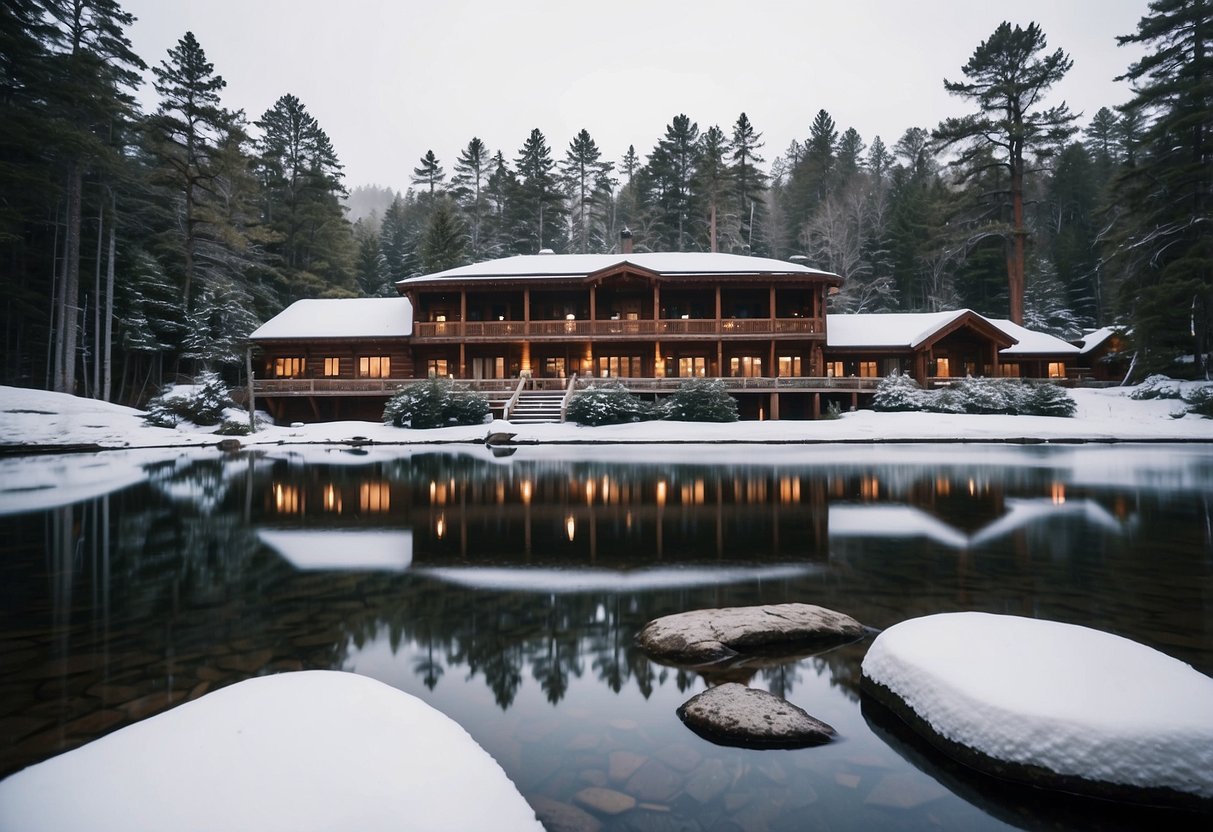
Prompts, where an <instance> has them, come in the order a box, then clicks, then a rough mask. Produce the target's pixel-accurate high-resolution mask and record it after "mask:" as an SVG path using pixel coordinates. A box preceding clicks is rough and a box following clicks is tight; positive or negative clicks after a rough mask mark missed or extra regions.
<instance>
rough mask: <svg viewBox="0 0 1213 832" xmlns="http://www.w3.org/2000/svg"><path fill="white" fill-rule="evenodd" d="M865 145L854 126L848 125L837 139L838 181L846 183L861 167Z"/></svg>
mask: <svg viewBox="0 0 1213 832" xmlns="http://www.w3.org/2000/svg"><path fill="white" fill-rule="evenodd" d="M865 150H867V145H865V144H864V143H863V139H862V138H861V137H860V135H859V131H857V130H856V129H855V128H854V127H848V128H847V129H846V132H845V133H843V134H842V138H840V139H839V140H838V166H837V169H838V181H839V183H840V184H846V183H847V182H849V181H850V180H851V179H852V177H854V176H855V175H856V174H857V173H859V172H860V171H861V170H862V169H863V163H864V160H863V152H864V151H865Z"/></svg>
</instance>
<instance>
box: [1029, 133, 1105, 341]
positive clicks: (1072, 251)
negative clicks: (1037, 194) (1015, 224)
mask: <svg viewBox="0 0 1213 832" xmlns="http://www.w3.org/2000/svg"><path fill="white" fill-rule="evenodd" d="M1100 186H1101V182H1100V180H1099V178H1098V175H1097V172H1096V166H1095V163H1094V162H1093V160H1092V158H1091V154H1090V153H1088V152H1087V149H1086V147H1084V146H1083V145H1081V144H1079V143H1077V142H1075V143H1073V144H1070V145H1068V146H1067V147H1066V148H1065V149H1064V150H1063V151H1061V153H1060V154H1058V156H1057V163H1056V164H1055V166H1054V170H1053V176H1052V178H1051V179H1050V181H1049V184H1048V192H1047V196H1046V198H1045V199H1044V200H1042V201H1041V207H1042V208H1043V210H1044V211H1045V212H1046V215H1045V216H1044V217H1043V222H1041V223H1040V225H1041V226H1042V231H1043V233H1042V236H1043V237H1044V239H1045V243H1046V245H1047V247H1048V249H1049V251H1050V252H1051V255H1052V256H1051V258H1050V261H1051V262H1050V263H1049V264H1048V265H1049V267H1050V269H1051V274H1050V275H1049V279H1050V280H1053V281H1056V283H1057V284H1058V286H1060V287H1061V289H1062V298H1063V303H1062V306H1064V308H1066V309H1069V310H1071V311H1072V313H1073V315H1074V316H1075V319H1076V320H1077V321H1078V322H1079V323H1081V324H1083V325H1087V326H1090V325H1092V324H1094V323H1095V322H1096V321H1097V320H1098V319H1099V318H1100V317H1101V316H1100V308H1099V300H1100V295H1101V287H1100V281H1099V274H1100V263H1099V249H1098V245H1097V241H1096V236H1097V234H1098V232H1099V229H1098V228H1097V227H1096V219H1095V214H1096V210H1097V208H1098V202H1099V195H1100Z"/></svg>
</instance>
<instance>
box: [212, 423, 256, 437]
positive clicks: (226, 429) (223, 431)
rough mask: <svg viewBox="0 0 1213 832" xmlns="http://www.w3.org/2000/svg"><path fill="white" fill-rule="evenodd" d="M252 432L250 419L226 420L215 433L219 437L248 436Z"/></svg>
mask: <svg viewBox="0 0 1213 832" xmlns="http://www.w3.org/2000/svg"><path fill="white" fill-rule="evenodd" d="M252 432H253V431H252V429H251V428H250V427H249V426H248V419H224V420H223V423H222V424H221V425H219V428H218V429H217V430H216V431H215V433H216V434H218V435H219V436H248V435H249V434H250V433H252Z"/></svg>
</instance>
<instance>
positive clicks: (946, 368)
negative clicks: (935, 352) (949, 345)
mask: <svg viewBox="0 0 1213 832" xmlns="http://www.w3.org/2000/svg"><path fill="white" fill-rule="evenodd" d="M935 375H936V376H938V377H939V378H948V377H949V376H951V375H952V365H951V364H950V363H949V362H948V359H946V358H937V359H935Z"/></svg>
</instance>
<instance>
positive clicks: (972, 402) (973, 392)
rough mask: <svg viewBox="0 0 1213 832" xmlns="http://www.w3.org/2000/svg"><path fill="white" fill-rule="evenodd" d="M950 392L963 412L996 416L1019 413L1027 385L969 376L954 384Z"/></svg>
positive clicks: (1008, 380) (1000, 379) (1005, 380)
mask: <svg viewBox="0 0 1213 832" xmlns="http://www.w3.org/2000/svg"><path fill="white" fill-rule="evenodd" d="M949 392H951V394H952V395H953V396H955V397H956V401H957V403H958V404H959V406H960V407H961V408H962V410H961V412H963V413H974V414H980V415H994V414H999V413H1009V414H1016V413H1019V412H1020V404H1021V403H1022V401H1023V398H1024V394H1025V393H1026V392H1027V391H1026V390H1025V385H1023V384H1022V383H1020V382H1018V381H1015V380H1013V379H1005V378H973V377H972V376H969V377H968V378H963V379H961V380H960V381H957V382H953V384H952V386H951V388H949Z"/></svg>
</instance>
